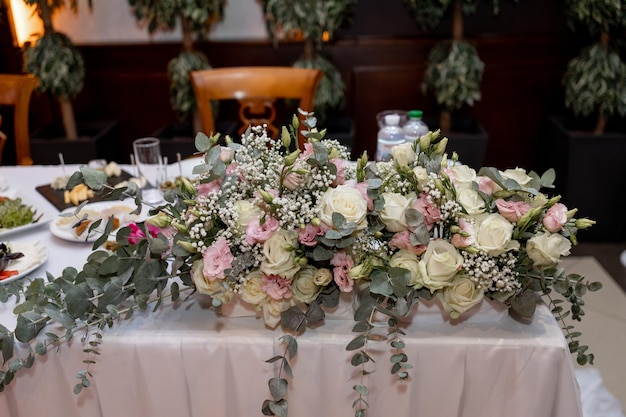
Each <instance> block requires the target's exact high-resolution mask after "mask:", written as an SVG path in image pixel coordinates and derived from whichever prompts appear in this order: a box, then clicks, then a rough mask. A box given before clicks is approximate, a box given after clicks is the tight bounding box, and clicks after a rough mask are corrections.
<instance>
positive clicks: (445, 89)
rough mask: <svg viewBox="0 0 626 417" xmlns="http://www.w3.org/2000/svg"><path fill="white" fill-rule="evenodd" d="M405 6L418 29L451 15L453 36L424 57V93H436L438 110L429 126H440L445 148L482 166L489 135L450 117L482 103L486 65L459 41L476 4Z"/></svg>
mask: <svg viewBox="0 0 626 417" xmlns="http://www.w3.org/2000/svg"><path fill="white" fill-rule="evenodd" d="M404 3H405V6H406V7H407V9H408V10H409V13H411V15H412V16H413V18H414V20H415V23H416V24H417V26H418V27H419V28H420V29H421V30H427V29H432V28H434V27H436V26H437V25H439V23H440V22H441V20H442V18H443V17H444V15H445V14H446V13H451V17H452V33H451V38H450V39H448V40H444V41H441V42H439V43H437V44H436V45H435V46H434V47H433V49H432V50H431V51H430V53H429V55H428V65H427V68H426V72H425V74H424V81H423V83H422V92H423V93H424V94H427V93H428V92H432V93H433V94H434V96H435V99H436V101H437V104H438V106H439V107H440V112H439V118H438V120H434V119H428V121H427V123H428V125H429V127H430V128H431V129H432V128H439V129H441V132H442V134H444V135H446V136H448V138H449V140H450V142H449V143H450V145H449V147H448V148H449V149H452V150H455V151H457V152H458V153H459V155H460V158H461V159H462V160H463V162H465V163H467V164H468V165H470V166H472V167H480V166H482V164H483V160H484V155H485V151H486V148H487V139H488V137H487V133H486V132H485V131H484V129H483V128H482V126H481V125H480V124H479V123H478V122H477V121H475V120H473V119H469V118H467V117H454V118H453V117H452V115H453V113H454V112H458V111H459V110H460V109H462V108H463V107H465V106H473V105H474V103H475V102H476V101H479V100H480V99H481V92H480V83H481V81H482V76H483V72H484V69H485V64H484V63H483V62H482V61H481V60H480V57H479V56H478V51H477V50H476V48H475V47H474V46H473V45H472V44H471V43H469V42H468V41H467V40H465V39H464V37H463V16H464V15H471V14H473V13H475V12H476V9H477V7H478V4H479V0H404ZM493 10H494V13H495V14H497V13H498V12H499V0H493Z"/></svg>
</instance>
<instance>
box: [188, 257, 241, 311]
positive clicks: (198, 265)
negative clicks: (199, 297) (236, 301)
mask: <svg viewBox="0 0 626 417" xmlns="http://www.w3.org/2000/svg"><path fill="white" fill-rule="evenodd" d="M202 268H203V263H202V260H201V259H198V260H197V261H195V262H194V263H193V265H192V266H191V279H192V280H193V283H194V284H195V285H196V288H197V289H198V292H200V293H201V294H207V295H210V296H211V297H213V298H216V299H218V300H221V301H222V303H223V304H228V303H230V302H231V301H232V300H233V293H232V291H229V290H228V288H227V287H226V286H225V285H224V280H221V279H216V280H213V281H211V280H209V279H208V278H206V277H205V276H204V274H203V273H202Z"/></svg>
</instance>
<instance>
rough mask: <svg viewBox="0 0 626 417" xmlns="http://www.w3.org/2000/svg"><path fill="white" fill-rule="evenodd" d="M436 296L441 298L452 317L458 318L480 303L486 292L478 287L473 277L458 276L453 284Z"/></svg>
mask: <svg viewBox="0 0 626 417" xmlns="http://www.w3.org/2000/svg"><path fill="white" fill-rule="evenodd" d="M436 296H437V298H439V299H440V300H441V304H442V305H443V309H444V310H445V311H446V312H448V313H449V314H450V317H451V318H453V319H456V318H458V317H459V316H460V315H461V314H463V313H465V312H466V311H468V310H469V309H470V308H472V307H474V306H475V305H477V304H479V303H480V302H481V301H482V300H483V296H484V292H483V290H480V289H477V288H476V286H475V285H474V282H473V281H472V280H471V279H469V278H467V277H458V278H457V279H455V280H454V282H453V283H452V285H451V286H449V287H446V288H444V289H443V291H440V292H438V293H437V294H436Z"/></svg>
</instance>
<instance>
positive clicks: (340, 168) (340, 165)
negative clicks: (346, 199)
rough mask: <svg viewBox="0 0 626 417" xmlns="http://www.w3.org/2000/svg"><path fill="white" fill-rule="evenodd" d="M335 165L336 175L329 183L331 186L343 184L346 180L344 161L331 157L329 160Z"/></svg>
mask: <svg viewBox="0 0 626 417" xmlns="http://www.w3.org/2000/svg"><path fill="white" fill-rule="evenodd" d="M329 162H330V163H331V164H333V165H335V166H336V167H337V177H336V178H335V181H333V183H332V184H331V185H332V186H333V187H336V186H338V185H341V184H344V183H345V182H346V163H345V161H344V160H343V159H340V158H333V159H331V160H330V161H329Z"/></svg>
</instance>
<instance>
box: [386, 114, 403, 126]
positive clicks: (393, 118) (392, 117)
mask: <svg viewBox="0 0 626 417" xmlns="http://www.w3.org/2000/svg"><path fill="white" fill-rule="evenodd" d="M399 123H400V115H399V114H395V113H393V114H387V115H386V116H385V124H386V125H397V124H399Z"/></svg>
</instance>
